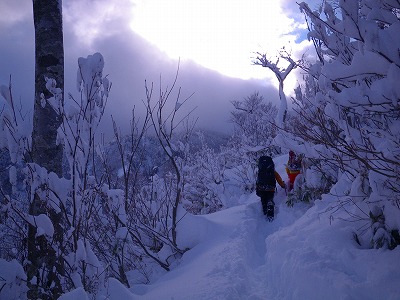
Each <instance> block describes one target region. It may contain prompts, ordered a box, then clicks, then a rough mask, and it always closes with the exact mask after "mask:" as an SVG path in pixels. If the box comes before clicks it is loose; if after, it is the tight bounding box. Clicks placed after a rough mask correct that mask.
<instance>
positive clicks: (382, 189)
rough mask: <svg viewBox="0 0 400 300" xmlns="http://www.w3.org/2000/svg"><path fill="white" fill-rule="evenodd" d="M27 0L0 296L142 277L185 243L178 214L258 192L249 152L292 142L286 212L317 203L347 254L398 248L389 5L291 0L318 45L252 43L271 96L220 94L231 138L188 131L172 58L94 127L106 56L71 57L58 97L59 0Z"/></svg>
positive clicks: (8, 128) (98, 292)
mask: <svg viewBox="0 0 400 300" xmlns="http://www.w3.org/2000/svg"><path fill="white" fill-rule="evenodd" d="M35 2H36V1H35V0H34V1H33V3H34V11H33V15H34V21H35V34H36V37H35V38H36V39H35V42H36V54H35V57H36V62H35V78H36V80H35V103H34V111H33V130H32V131H29V130H27V128H31V127H32V126H30V125H29V124H26V122H27V120H28V118H26V117H25V116H24V115H23V114H21V111H20V109H19V108H18V107H17V105H16V103H15V100H14V99H13V90H12V83H11V80H10V83H9V84H8V85H7V84H6V85H1V86H0V94H1V96H2V97H3V100H4V101H3V102H4V104H2V106H1V110H0V124H1V127H0V148H1V150H0V164H1V168H0V182H1V190H0V193H1V196H2V197H1V201H0V208H1V209H0V240H1V243H0V255H1V257H0V299H58V298H60V297H61V298H62V297H64V299H73V298H72V296H71V298H68V297H67V296H68V293H73V292H74V291H79V292H80V293H82V295H85V297H87V299H112V295H111V296H110V294H107V293H109V290H108V289H107V288H106V287H108V286H109V284H110V282H111V281H113V280H116V281H118V282H119V284H121V286H124V288H126V289H128V290H130V289H132V290H134V289H135V286H137V285H140V286H142V285H146V284H151V283H153V282H154V281H155V280H156V279H158V278H160V276H161V275H160V274H168V273H171V272H173V270H174V269H175V268H177V266H178V265H179V263H180V262H181V261H182V260H183V258H184V257H187V255H189V254H190V253H191V251H192V250H193V248H194V247H195V246H196V245H195V244H194V243H193V242H189V240H190V239H187V238H183V237H182V234H183V232H186V231H187V230H188V228H190V227H191V226H197V225H196V222H195V221H194V223H193V224H191V220H198V219H196V217H197V216H205V215H208V217H207V218H212V216H213V215H214V214H216V213H218V212H222V211H224V210H228V209H231V208H232V207H233V206H235V205H237V203H236V204H235V205H234V204H233V201H232V194H231V193H232V190H234V191H235V197H236V198H238V199H239V198H241V197H250V196H249V195H255V187H256V177H257V161H258V158H259V157H260V156H262V155H270V156H272V157H273V158H274V159H277V160H279V159H280V157H282V156H285V157H286V155H287V153H288V152H289V150H292V151H294V152H296V153H298V154H301V155H303V156H304V158H303V165H302V172H301V174H300V176H298V177H297V179H296V182H295V186H294V188H293V190H291V191H290V192H288V193H287V195H285V196H284V199H285V200H284V205H285V207H286V208H287V209H288V210H298V211H303V210H310V211H312V210H313V209H316V207H319V206H320V205H322V204H320V203H325V204H326V206H325V207H324V211H325V212H326V214H327V215H328V216H329V219H330V220H331V221H332V222H334V220H335V221H336V220H339V221H340V222H343V223H345V224H347V225H346V226H350V227H351V236H346V239H347V240H349V241H351V243H352V244H351V245H352V247H353V248H354V249H360V250H363V251H376V250H377V249H379V251H382V252H380V253H381V254H382V256H384V255H387V253H389V252H390V253H397V254H396V255H397V258H398V257H399V254H398V251H399V247H397V246H398V245H399V244H400V233H399V229H400V222H399V221H400V85H399V82H400V35H399V34H398V33H399V30H400V2H399V1H396V0H379V1H371V0H358V1H344V0H343V1H324V2H323V3H322V4H321V5H320V8H319V10H312V9H310V7H309V6H308V5H307V4H306V3H304V2H302V3H299V4H298V5H299V9H300V10H301V11H302V13H303V14H304V17H305V22H306V24H307V28H308V39H309V40H311V41H312V43H313V45H314V50H315V55H314V56H313V57H312V58H310V57H308V56H307V57H306V56H303V57H302V58H301V59H298V60H296V59H295V58H293V57H292V55H291V53H289V52H288V51H286V50H285V48H283V49H282V51H281V52H280V53H279V59H280V63H282V61H283V62H285V63H286V65H284V66H282V64H278V61H279V60H273V59H271V58H269V56H268V55H266V54H263V53H256V57H255V58H254V61H252V62H249V63H253V64H255V65H258V66H260V67H264V68H267V69H268V71H269V72H273V73H274V75H276V78H277V79H278V81H279V91H277V93H278V94H279V101H280V102H279V105H278V106H276V105H275V104H273V103H271V102H269V101H268V99H264V97H263V96H261V95H260V93H259V92H254V93H253V94H251V95H248V96H247V97H245V98H243V99H242V100H232V111H231V115H230V118H231V119H230V121H231V122H232V123H233V124H234V130H233V132H232V134H231V135H224V134H219V133H214V132H209V131H201V130H198V129H197V127H196V119H195V118H193V114H192V112H193V109H192V108H191V104H190V98H191V97H190V94H189V96H184V95H186V92H185V93H184V92H182V91H183V90H184V87H179V85H178V78H179V67H178V68H177V71H176V77H175V78H173V79H172V84H171V85H170V86H163V85H162V83H161V80H160V82H159V83H158V84H157V83H153V82H149V81H146V86H145V92H146V99H144V101H143V106H144V107H145V111H146V114H145V116H144V117H141V118H139V117H138V116H137V113H136V111H135V108H132V119H131V122H130V128H129V129H128V134H125V133H122V132H123V131H122V130H121V129H120V127H119V124H118V120H114V119H113V120H112V125H113V138H112V141H111V142H105V141H104V140H103V139H102V136H101V132H99V130H98V128H99V124H100V123H101V121H102V118H103V116H104V113H105V108H106V106H107V101H108V99H109V96H110V95H111V94H112V74H110V76H104V75H103V68H104V61H105V60H107V58H106V57H103V56H102V54H100V53H93V54H91V55H88V56H87V57H80V58H79V59H78V61H77V74H78V76H77V87H78V92H79V94H78V95H77V96H76V95H73V94H72V93H70V94H68V95H67V96H66V97H65V99H64V86H63V80H64V78H63V76H64V75H63V68H62V64H63V51H64V50H63V44H62V26H61V25H60V22H62V18H61V17H62V11H61V1H60V2H57V1H41V2H40V1H38V3H41V5H36V6H35ZM43 3H47V4H46V5H47V6H46V5H44V4H43ZM48 11H56V12H58V13H55V14H48V13H47V12H48ZM49 24H51V25H49ZM48 26H51V28H53V29H54V30H46V28H47V29H48ZM60 29H61V30H60ZM60 37H61V40H60ZM296 68H300V69H301V70H302V73H303V74H304V75H303V79H302V82H301V84H300V85H299V86H298V87H297V88H296V89H295V96H294V97H291V98H290V97H287V96H286V95H285V93H284V92H283V85H284V81H285V78H286V76H287V75H288V74H289V73H290V72H291V71H292V70H293V69H296ZM109 77H110V78H109ZM289 102H290V103H289ZM279 161H280V160H279ZM281 175H282V174H281ZM232 187H234V189H233V188H232ZM327 199H328V200H327ZM257 203H258V202H257ZM286 208H285V209H286ZM285 213H286V210H283V211H282V215H284V214H285ZM315 215H317V214H314V215H313V216H315ZM259 218H261V210H260V216H259ZM278 218H279V214H278ZM316 218H317V217H316ZM274 222H275V221H274ZM182 224H184V229H183V225H182ZM265 226H268V223H267V222H266V225H265ZM335 228H336V227H335V226H332V228H331V229H330V230H332V231H334V230H335ZM335 234H339V233H337V232H336V233H335ZM363 253H366V252H363ZM371 253H372V252H371ZM374 253H376V252H374ZM392 264H395V262H392ZM11 269H12V270H13V271H12V272H11V271H10V270H11ZM398 277H399V271H397V274H394V278H398ZM210 280H211V279H210ZM113 282H114V281H113ZM276 286H279V284H276ZM394 294H395V293H393V295H394ZM70 295H71V294H70ZM80 295H81V294H80ZM278 295H279V292H278ZM107 297H108V298H107ZM114 297H116V296H114ZM226 297H227V298H221V299H229V297H228V296H226ZM249 298H250V297H249ZM132 299H135V298H132ZM199 299H200V298H199ZM202 299H206V298H204V297H203V298H202ZM210 299H211V298H210ZM230 299H241V297H239V296H237V298H235V297H233V298H230ZM246 299H247V298H246ZM254 299H256V298H254ZM257 299H258V298H257ZM276 299H279V297H278V296H277V298H276ZM281 299H283V298H281ZM288 299H289V298H288ZM290 299H296V297H293V298H290ZM392 299H394V298H392Z"/></svg>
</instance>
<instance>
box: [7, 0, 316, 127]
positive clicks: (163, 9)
mask: <svg viewBox="0 0 400 300" xmlns="http://www.w3.org/2000/svg"><path fill="white" fill-rule="evenodd" d="M63 2H64V3H63V27H64V49H65V50H64V51H65V53H64V54H65V92H66V94H68V93H71V94H72V95H75V96H78V92H77V90H76V83H75V82H76V71H77V60H78V58H79V57H87V56H88V55H90V54H93V53H95V52H100V53H102V55H103V56H104V60H105V68H104V74H108V78H109V80H110V81H111V82H112V90H111V94H110V98H109V102H108V108H107V110H106V116H109V115H111V114H112V115H113V116H114V118H115V119H116V120H117V121H118V123H119V124H120V126H121V127H122V128H124V126H126V125H128V124H129V119H130V116H131V109H132V108H133V107H134V106H135V108H136V110H137V111H139V112H140V111H141V109H142V108H143V104H142V101H143V100H144V99H145V88H144V82H145V80H147V82H154V84H155V86H156V87H157V88H158V86H159V83H160V78H161V82H162V86H163V88H165V87H166V86H170V85H171V84H172V81H173V78H174V76H175V73H176V71H177V68H178V61H180V63H179V77H178V82H177V86H178V87H181V94H182V97H187V96H189V95H191V94H193V96H192V98H191V100H190V101H189V102H188V103H187V104H186V105H187V109H188V110H191V109H192V108H194V107H196V110H195V112H194V114H193V117H195V118H198V126H199V127H204V128H207V129H212V130H217V131H219V130H229V129H230V125H229V123H228V120H229V114H230V111H232V109H233V106H232V105H231V101H233V100H241V99H243V98H245V97H247V96H249V95H251V94H252V93H253V92H256V91H257V92H260V94H261V95H262V96H263V97H264V98H265V99H267V100H268V101H272V102H276V103H277V104H278V102H277V101H278V93H277V91H276V86H277V81H276V79H275V78H274V75H273V74H272V72H271V71H269V70H267V69H265V68H262V67H260V66H255V65H253V64H252V58H253V57H254V53H255V52H262V53H268V56H270V57H271V58H274V57H276V55H277V51H278V50H279V49H280V48H281V47H283V46H285V47H286V49H289V50H290V51H292V53H293V56H294V57H295V58H296V57H300V56H301V54H302V53H303V52H304V51H306V48H307V47H309V45H310V44H309V42H308V41H307V40H306V33H307V32H306V27H305V23H304V17H303V16H302V15H301V13H300V11H299V9H298V7H297V4H296V2H295V1H292V0H279V1H264V0H251V1H247V0H218V1H215V0H201V1H200V0H147V1H146V0H118V1H116V0H114V1H111V0H97V1H91V0H69V1H63ZM0 11H1V14H2V17H1V18H0V41H1V42H0V84H3V85H8V83H9V80H10V75H11V76H12V85H13V86H12V88H13V97H14V99H17V101H19V100H20V101H21V103H23V107H24V108H25V107H27V109H28V110H29V109H31V108H30V107H32V103H33V101H32V99H33V93H34V27H33V15H32V1H28V0H2V1H1V2H0ZM297 78H299V72H297V77H296V74H295V73H293V74H292V75H291V76H289V77H288V79H287V81H286V83H285V84H286V92H287V94H290V93H292V90H293V88H294V87H295V85H296V84H297V82H298V79H297ZM106 119H107V118H106ZM105 126H106V127H104V128H103V129H102V130H107V128H110V126H109V124H107V121H106V124H105Z"/></svg>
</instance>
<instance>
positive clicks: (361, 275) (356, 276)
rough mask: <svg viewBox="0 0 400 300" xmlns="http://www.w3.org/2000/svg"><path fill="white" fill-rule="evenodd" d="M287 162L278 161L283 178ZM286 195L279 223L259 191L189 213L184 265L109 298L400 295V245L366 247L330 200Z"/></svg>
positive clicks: (113, 290)
mask: <svg viewBox="0 0 400 300" xmlns="http://www.w3.org/2000/svg"><path fill="white" fill-rule="evenodd" d="M285 161H286V157H285V156H282V157H280V158H278V159H276V160H275V163H276V166H277V170H278V172H279V173H280V174H281V175H282V176H283V177H284V176H285V173H284V169H283V164H284V162H285ZM285 197H286V196H285V192H284V191H283V190H281V189H279V190H278V193H277V195H276V198H275V199H276V203H277V210H278V213H277V216H276V219H275V220H274V221H273V222H272V223H269V222H267V221H266V220H265V218H264V216H262V214H261V204H260V201H259V198H258V197H257V196H256V195H255V194H251V195H249V196H248V197H243V196H242V197H241V198H240V199H236V201H237V205H236V206H233V207H231V208H229V209H226V210H223V211H220V212H217V213H214V214H211V215H205V216H189V217H187V218H185V219H184V221H183V222H182V223H181V224H180V236H179V237H180V243H181V244H182V245H186V246H190V247H191V250H189V251H187V252H186V253H185V254H184V256H183V257H182V259H181V260H180V262H179V265H177V266H175V268H174V269H173V270H172V271H170V272H168V273H166V274H165V275H163V276H162V277H160V278H159V279H158V280H157V281H156V282H154V283H152V284H150V285H140V286H138V285H135V286H133V287H132V288H131V289H130V290H127V289H126V288H124V287H123V286H122V285H121V284H119V283H118V282H116V281H115V280H111V281H110V284H109V290H108V294H109V295H108V297H109V298H107V299H140V300H142V299H174V300H179V299H199V300H200V299H201V300H204V299H230V300H232V299H252V300H257V299H308V300H312V299H324V300H329V299H332V300H338V299H346V300H350V299H371V300H372V299H387V300H388V299H393V300H395V299H400V268H399V262H400V249H399V248H396V249H395V250H393V251H389V250H383V249H381V250H365V249H359V248H358V247H357V245H356V243H355V242H354V241H353V239H352V229H351V227H350V224H348V223H346V222H344V221H340V220H332V219H331V218H330V215H329V214H328V213H324V212H325V210H326V208H327V206H328V205H329V203H324V202H323V201H319V202H317V203H315V205H314V206H313V207H311V208H309V207H306V206H304V205H303V206H302V205H295V207H294V208H288V207H287V206H286V205H285V203H284V202H285ZM63 299H78V298H76V297H74V298H69V297H68V295H65V298H63Z"/></svg>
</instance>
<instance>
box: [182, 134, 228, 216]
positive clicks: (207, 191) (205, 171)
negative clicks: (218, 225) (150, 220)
mask: <svg viewBox="0 0 400 300" xmlns="http://www.w3.org/2000/svg"><path fill="white" fill-rule="evenodd" d="M198 135H199V138H200V141H201V145H202V146H201V149H200V150H199V151H197V152H196V153H193V154H192V155H191V157H190V158H189V164H188V166H187V168H186V169H185V174H186V175H185V184H184V190H183V195H184V196H183V199H184V202H183V206H184V208H185V209H186V210H187V211H188V212H190V213H192V214H208V213H213V212H216V211H218V210H220V209H221V208H222V207H223V203H222V199H220V195H221V194H222V192H223V190H224V181H225V175H224V172H225V160H224V157H223V156H222V155H221V154H220V153H218V152H217V151H216V150H214V149H212V148H210V147H209V146H208V145H207V143H206V141H205V139H204V135H203V134H202V133H200V132H199V133H198Z"/></svg>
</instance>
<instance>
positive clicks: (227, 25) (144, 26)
mask: <svg viewBox="0 0 400 300" xmlns="http://www.w3.org/2000/svg"><path fill="white" fill-rule="evenodd" d="M134 2H135V5H136V7H135V10H134V16H133V20H132V23H131V28H132V30H134V31H135V32H137V33H138V34H139V35H141V36H142V37H144V38H145V39H147V40H148V41H150V42H151V43H153V44H155V45H156V46H157V47H158V48H160V49H161V50H162V51H164V52H165V53H166V54H167V55H168V56H169V57H171V58H175V59H176V58H181V59H192V60H194V61H196V62H197V63H199V64H201V65H203V66H205V67H207V68H210V69H213V70H217V71H219V72H220V73H223V74H225V75H228V76H232V77H238V78H243V79H248V78H251V77H253V78H265V77H267V76H268V74H267V73H269V72H268V71H267V70H265V69H263V68H261V67H256V66H253V65H252V64H251V58H252V57H253V56H254V54H253V53H254V52H257V51H259V52H266V51H268V53H271V57H274V56H275V55H276V53H277V51H278V49H280V48H281V47H282V46H288V45H289V43H292V44H294V40H295V38H296V37H295V36H294V35H291V34H290V32H291V31H292V30H294V29H295V28H294V27H295V26H296V25H295V24H294V22H293V20H291V19H289V18H288V17H286V16H285V15H284V14H283V13H282V11H281V8H280V6H279V1H266V0H251V1H244V0H243V1H242V0H158V1H157V0H147V1H146V0H139V1H134Z"/></svg>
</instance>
